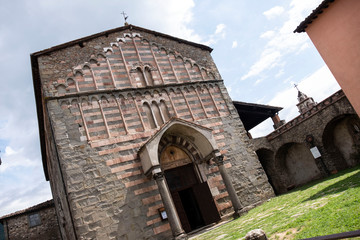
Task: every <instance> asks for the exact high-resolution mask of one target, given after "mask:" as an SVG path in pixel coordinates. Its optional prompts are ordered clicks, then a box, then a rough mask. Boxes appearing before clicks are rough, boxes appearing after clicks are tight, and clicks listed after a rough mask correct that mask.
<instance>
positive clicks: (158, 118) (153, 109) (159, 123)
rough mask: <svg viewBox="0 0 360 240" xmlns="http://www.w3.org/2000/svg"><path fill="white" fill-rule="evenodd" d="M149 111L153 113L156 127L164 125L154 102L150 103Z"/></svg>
mask: <svg viewBox="0 0 360 240" xmlns="http://www.w3.org/2000/svg"><path fill="white" fill-rule="evenodd" d="M151 109H152V111H153V113H154V116H155V119H156V123H157V125H158V126H161V125H163V124H164V120H163V118H162V116H161V112H160V109H159V106H158V105H157V104H156V102H152V104H151Z"/></svg>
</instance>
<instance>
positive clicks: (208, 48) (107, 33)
mask: <svg viewBox="0 0 360 240" xmlns="http://www.w3.org/2000/svg"><path fill="white" fill-rule="evenodd" d="M127 29H130V30H139V31H142V32H147V33H150V34H153V35H155V36H160V37H164V38H168V39H171V40H174V41H177V42H181V43H184V44H187V45H192V46H194V47H198V48H201V49H203V50H207V51H209V52H212V50H213V49H212V48H211V47H209V46H206V45H203V44H199V43H194V42H191V41H187V40H184V39H181V38H177V37H173V36H170V35H167V34H164V33H160V32H156V31H153V30H149V29H146V28H141V27H138V26H134V25H131V24H129V25H126V26H122V27H118V28H114V29H110V30H106V31H103V32H99V33H96V34H93V35H90V36H87V37H83V38H79V39H76V40H73V41H70V42H67V43H63V44H60V45H57V46H54V47H51V48H48V49H45V50H42V51H39V52H35V53H33V54H31V57H33V56H34V57H35V56H39V55H43V54H48V53H50V52H53V51H57V50H60V49H64V48H67V47H70V46H73V45H76V44H82V43H83V42H86V41H90V40H92V39H94V38H98V37H101V36H107V35H109V34H111V33H115V32H119V31H124V30H127Z"/></svg>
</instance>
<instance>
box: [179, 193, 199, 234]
mask: <svg viewBox="0 0 360 240" xmlns="http://www.w3.org/2000/svg"><path fill="white" fill-rule="evenodd" d="M179 196H180V199H181V203H182V205H183V207H184V210H185V213H186V216H187V219H188V221H189V224H190V227H191V229H197V228H200V227H202V226H205V223H204V220H203V218H202V216H201V212H200V209H199V206H198V203H197V201H196V199H195V196H194V193H193V191H192V188H187V189H185V190H182V191H179Z"/></svg>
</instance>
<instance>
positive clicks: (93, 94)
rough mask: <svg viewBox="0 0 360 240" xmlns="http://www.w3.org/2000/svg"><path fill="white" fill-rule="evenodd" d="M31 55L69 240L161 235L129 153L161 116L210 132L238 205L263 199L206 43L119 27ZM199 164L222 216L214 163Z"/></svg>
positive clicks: (224, 200)
mask: <svg viewBox="0 0 360 240" xmlns="http://www.w3.org/2000/svg"><path fill="white" fill-rule="evenodd" d="M135 30H136V31H135ZM37 61H38V66H39V71H40V80H41V86H42V91H43V100H44V102H45V106H46V107H45V109H44V113H45V118H46V119H48V120H49V123H50V124H48V125H46V126H45V128H46V131H47V134H48V135H53V143H54V146H55V148H56V149H55V150H52V151H51V152H49V155H50V157H48V161H49V162H50V163H48V166H49V168H48V171H49V172H50V173H49V176H50V182H52V184H51V186H52V191H53V195H54V198H56V201H57V202H58V203H59V207H58V209H57V210H58V213H59V212H61V211H60V206H61V209H63V215H64V216H63V219H67V221H69V219H68V218H71V219H70V220H71V221H69V223H68V225H67V226H68V228H71V225H72V223H73V226H74V228H73V232H74V234H75V235H76V237H77V238H85V239H95V238H97V239H168V238H169V237H170V236H171V231H170V226H169V223H168V222H167V221H162V220H161V218H160V215H159V212H158V209H159V208H162V207H163V203H162V200H161V197H160V194H159V191H158V187H157V185H156V182H155V181H154V180H152V179H149V178H147V177H146V176H145V175H144V173H143V171H142V166H141V162H140V159H139V156H138V154H137V153H138V150H139V149H140V147H141V146H143V145H144V144H145V143H146V142H147V141H148V140H149V138H150V137H151V136H153V135H154V134H155V133H156V132H157V131H159V129H161V127H162V126H163V124H164V123H165V122H166V121H168V120H169V119H171V118H180V119H183V120H186V121H189V122H193V123H196V124H198V125H201V126H204V127H207V128H210V129H212V130H213V131H212V133H213V136H214V139H215V140H216V144H217V147H218V148H219V150H220V152H221V154H223V155H224V160H225V161H224V163H225V167H226V168H227V169H228V171H229V173H230V176H231V178H232V181H233V184H234V186H235V189H236V191H237V195H238V197H239V199H240V202H241V203H242V205H243V207H246V206H250V205H251V206H253V205H256V204H258V203H259V202H262V201H264V200H266V199H268V198H270V197H272V196H273V191H272V188H271V186H270V185H269V184H268V181H267V178H266V175H265V173H264V171H263V169H262V168H261V165H260V163H259V161H258V160H257V158H256V155H255V153H254V151H253V150H252V149H251V146H250V144H249V139H248V137H247V135H246V132H245V130H244V129H243V126H242V123H241V121H240V118H239V116H238V114H237V112H236V109H235V108H234V106H233V105H232V102H231V99H230V97H229V95H228V93H227V91H226V89H225V87H224V84H223V81H222V80H221V78H220V74H219V73H218V71H217V69H216V66H215V64H214V62H213V61H212V58H211V56H210V52H209V49H206V48H205V47H199V46H196V45H193V44H188V43H186V41H175V40H174V39H172V38H169V37H164V36H160V35H156V34H154V33H153V32H149V31H142V30H141V29H139V28H135V29H133V28H125V30H123V31H119V32H116V33H110V34H106V35H101V36H98V37H96V38H92V39H88V40H86V41H82V42H79V43H78V44H73V45H68V46H67V47H66V48H61V49H56V50H55V49H54V50H53V51H49V52H46V54H44V53H43V54H42V53H39V54H38V56H37ZM50 142H51V141H50ZM203 157H204V156H203ZM202 168H203V172H204V173H205V175H206V180H207V183H208V185H209V188H210V190H211V193H212V195H213V197H214V200H215V204H216V207H217V209H218V211H219V212H220V214H221V216H225V215H227V214H229V213H231V212H232V211H233V210H232V204H231V201H230V200H229V196H228V193H227V191H226V188H225V185H224V182H223V180H222V178H221V175H220V173H219V169H218V167H217V166H216V164H215V163H214V162H213V161H210V162H209V163H207V164H205V163H204V164H203V166H202ZM58 180H60V181H59V182H57V183H54V182H53V181H58ZM61 181H63V186H62V183H61ZM64 232H66V231H63V234H64ZM70 232H72V231H70ZM66 239H71V238H69V237H67V238H66Z"/></svg>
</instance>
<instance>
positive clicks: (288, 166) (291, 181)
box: [275, 142, 321, 190]
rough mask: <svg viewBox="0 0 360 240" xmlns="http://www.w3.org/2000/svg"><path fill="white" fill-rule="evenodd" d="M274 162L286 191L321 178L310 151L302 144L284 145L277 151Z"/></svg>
mask: <svg viewBox="0 0 360 240" xmlns="http://www.w3.org/2000/svg"><path fill="white" fill-rule="evenodd" d="M275 160H276V163H277V166H278V169H279V170H280V174H282V175H283V177H282V180H283V181H284V183H285V185H286V188H287V189H288V190H290V189H292V188H295V187H298V186H301V185H304V184H306V183H308V182H311V181H312V180H315V179H318V178H320V177H321V172H320V170H319V168H318V167H317V165H316V162H315V159H314V157H313V156H312V154H311V152H310V149H309V148H308V147H306V146H305V145H304V144H300V143H294V142H292V143H287V144H284V145H283V146H282V147H280V148H279V150H278V151H277V153H276V155H275Z"/></svg>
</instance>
